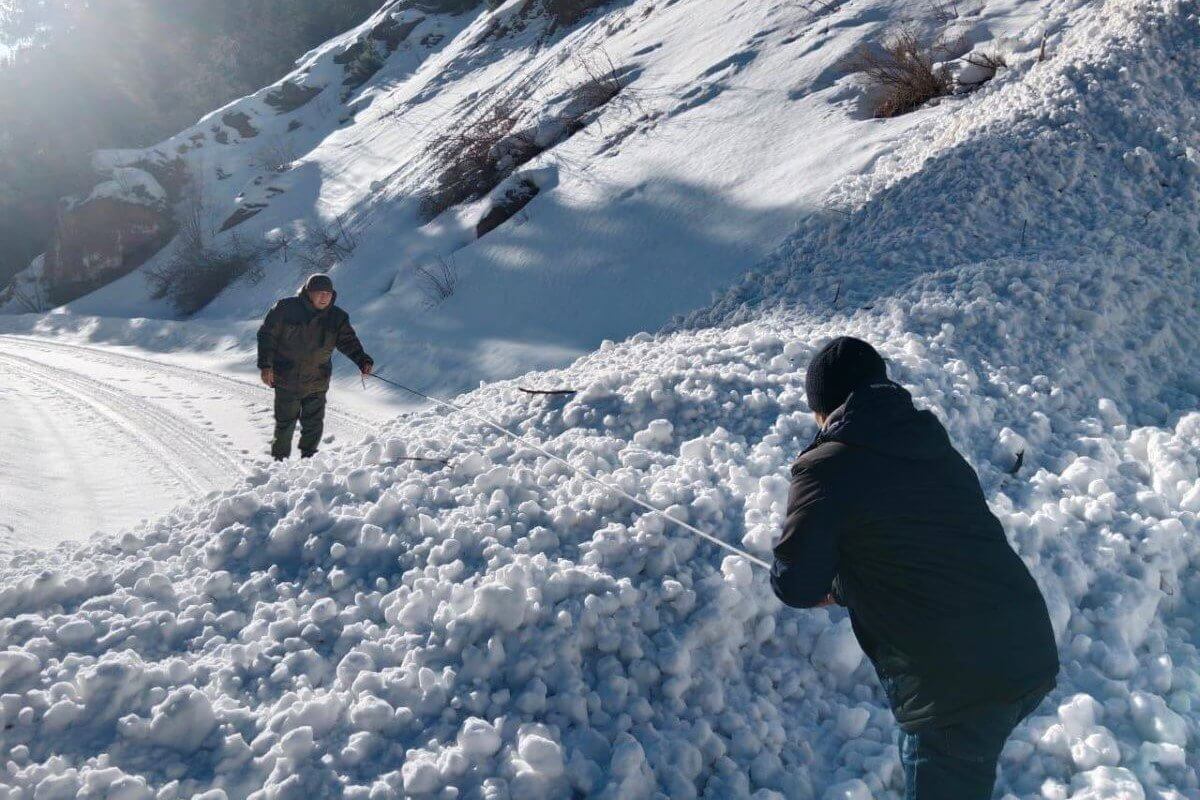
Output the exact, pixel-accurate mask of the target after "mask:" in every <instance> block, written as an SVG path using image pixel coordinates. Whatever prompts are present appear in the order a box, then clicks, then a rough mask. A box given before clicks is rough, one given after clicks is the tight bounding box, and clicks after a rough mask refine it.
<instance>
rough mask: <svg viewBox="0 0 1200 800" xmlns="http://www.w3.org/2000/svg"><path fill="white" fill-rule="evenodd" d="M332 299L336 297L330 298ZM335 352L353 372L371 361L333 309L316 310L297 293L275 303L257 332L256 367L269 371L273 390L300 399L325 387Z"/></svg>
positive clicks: (341, 314)
mask: <svg viewBox="0 0 1200 800" xmlns="http://www.w3.org/2000/svg"><path fill="white" fill-rule="evenodd" d="M333 299H334V301H335V302H336V301H337V293H336V292H335V293H334V295H333ZM335 347H336V348H337V349H338V350H340V351H341V352H342V354H343V355H345V356H346V357H347V358H349V359H350V360H351V361H353V362H354V363H355V364H356V365H357V366H358V368H359V369H362V368H363V366H364V365H366V364H372V363H374V362H373V361H372V359H371V357H370V356H368V355H367V354H366V352H365V351H364V350H363V346H362V343H361V342H360V341H359V340H358V335H357V334H356V333H355V332H354V328H353V327H352V326H351V325H350V315H349V314H347V313H346V312H345V311H343V310H342V309H340V308H338V307H337V306H336V305H332V304H331V305H330V306H329V307H328V308H326V309H324V310H322V311H318V310H317V309H316V307H314V306H313V304H312V303H311V302H310V301H309V299H308V297H306V296H305V295H304V293H303V292H301V293H300V294H299V295H298V296H296V297H286V298H284V299H283V300H280V301H279V302H277V303H276V304H275V305H274V306H273V307H272V308H271V310H270V311H269V312H267V317H266V319H264V320H263V324H262V326H261V327H260V328H259V329H258V368H259V369H273V370H275V388H276V389H281V390H283V391H287V392H296V393H298V394H302V395H308V394H312V393H314V392H324V391H326V390H328V389H329V376H330V375H331V374H332V372H333V364H332V363H331V362H330V359H331V358H332V356H333V349H334V348H335Z"/></svg>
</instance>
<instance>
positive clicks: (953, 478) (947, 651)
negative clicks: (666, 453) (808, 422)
mask: <svg viewBox="0 0 1200 800" xmlns="http://www.w3.org/2000/svg"><path fill="white" fill-rule="evenodd" d="M771 585H772V586H773V587H774V589H775V593H776V594H777V595H778V596H779V598H780V599H781V600H782V601H783V602H785V603H787V604H788V605H791V606H800V607H807V606H813V605H816V604H818V603H820V602H821V600H822V599H823V598H825V596H826V595H827V594H829V593H832V594H833V596H834V598H835V599H836V600H837V601H838V602H839V603H841V604H842V605H844V606H846V608H847V609H848V610H849V612H850V621H851V623H852V624H853V626H854V632H855V635H856V636H857V637H858V641H859V644H860V645H861V646H862V649H863V651H864V652H865V653H866V654H867V656H868V657H869V658H870V659H871V661H872V663H874V665H875V670H876V672H877V673H878V674H879V678H880V680H881V682H882V683H883V685H884V689H885V691H886V692H887V694H888V699H889V701H890V703H891V706H892V710H893V712H894V713H895V715H896V720H897V721H898V722H899V723H900V725H901V726H902V727H903V728H905V729H906V730H915V729H918V728H921V727H925V726H937V725H948V724H951V723H954V722H959V721H962V720H964V719H966V718H968V717H969V716H970V714H971V713H972V712H973V711H975V710H978V709H979V708H980V707H982V706H986V705H988V704H994V703H999V702H1007V701H1012V700H1016V699H1019V698H1023V697H1026V696H1028V695H1030V694H1032V693H1034V692H1040V691H1046V690H1049V689H1050V688H1052V687H1053V686H1054V682H1055V676H1056V675H1057V673H1058V653H1057V650H1056V647H1055V642H1054V633H1053V631H1052V629H1051V626H1050V617H1049V614H1048V613H1047V610H1046V603H1045V600H1043V598H1042V595H1041V592H1040V591H1039V590H1038V587H1037V584H1036V583H1034V580H1033V577H1032V576H1031V575H1030V574H1029V570H1027V569H1026V567H1025V564H1024V563H1023V562H1022V561H1021V559H1020V558H1019V557H1018V556H1017V554H1016V553H1015V552H1013V549H1012V547H1010V546H1009V544H1008V541H1007V539H1006V538H1005V536H1004V531H1003V529H1002V528H1001V526H1000V523H999V521H998V520H997V519H996V518H995V517H994V516H993V515H992V513H991V512H990V511H989V510H988V507H987V503H986V501H985V499H984V495H983V491H982V489H981V488H980V485H979V479H978V477H977V476H976V475H975V471H974V470H973V469H972V468H971V466H970V465H969V464H968V463H967V462H966V461H965V460H964V459H963V458H962V456H960V455H959V454H958V452H957V451H955V449H954V448H953V446H952V445H951V444H950V439H949V436H948V435H947V434H946V430H945V428H943V427H942V425H941V423H940V422H938V420H937V418H936V417H935V416H934V415H933V414H931V413H930V412H928V411H918V410H917V409H916V408H915V407H914V406H913V404H912V398H911V396H910V395H909V393H908V392H907V391H905V390H904V389H903V388H901V387H900V386H897V385H896V384H893V383H878V384H873V385H871V386H868V387H864V388H862V389H859V390H856V391H854V392H853V393H852V394H851V395H850V397H849V399H848V400H847V401H846V403H845V404H844V405H843V406H842V407H841V408H839V409H837V410H836V411H834V412H833V413H832V414H830V416H829V419H828V420H827V421H826V427H825V430H824V431H823V432H822V433H821V434H820V435H819V436H818V437H817V439H816V440H815V441H814V442H813V443H812V445H810V446H809V447H808V449H806V450H805V451H804V453H802V454H801V456H800V458H799V459H798V460H797V462H796V464H795V465H794V466H793V467H792V486H791V496H790V498H789V500H788V512H787V521H786V523H785V525H784V530H783V536H782V538H781V539H780V541H779V544H778V545H777V546H776V547H775V564H774V567H773V569H772V577H771Z"/></svg>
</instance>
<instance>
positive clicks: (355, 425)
mask: <svg viewBox="0 0 1200 800" xmlns="http://www.w3.org/2000/svg"><path fill="white" fill-rule="evenodd" d="M0 342H3V343H5V344H16V345H17V346H18V347H26V348H30V349H31V350H33V351H34V352H35V353H36V352H37V350H38V349H39V348H45V349H58V350H60V351H64V352H68V353H72V354H76V355H79V356H81V357H86V358H88V359H89V360H91V361H94V362H99V363H107V364H111V365H113V366H123V365H125V366H128V365H136V366H137V367H138V368H141V369H145V368H146V367H150V368H153V369H154V370H157V371H160V372H163V373H165V374H170V375H174V376H176V377H180V378H184V379H186V380H192V381H195V382H196V383H198V384H200V385H203V384H204V383H205V382H207V383H209V384H210V385H213V384H215V385H217V386H219V387H220V389H219V391H222V392H223V393H225V394H235V395H237V396H238V398H239V399H242V400H245V401H247V402H251V403H254V404H257V405H263V406H266V407H268V408H269V407H270V400H268V399H264V395H263V391H264V389H265V387H262V388H260V387H259V386H258V385H257V384H253V383H249V382H247V381H243V380H238V379H237V378H231V377H230V376H228V375H222V374H221V373H219V372H210V371H208V370H204V369H194V368H191V367H183V366H178V365H176V364H171V363H168V362H164V361H158V360H156V359H153V358H146V357H144V356H135V355H131V354H128V353H118V352H114V351H111V350H102V349H100V348H95V347H88V346H87V345H79V344H71V343H67V342H57V341H51V340H47V339H38V338H34V337H27V336H15V335H11V334H0ZM325 414H326V417H327V418H332V419H333V420H334V421H336V422H338V423H339V424H341V425H342V426H344V427H345V428H347V429H349V430H351V431H353V435H356V436H360V437H362V436H368V435H371V434H372V433H374V432H375V431H376V430H377V429H378V424H377V423H375V422H373V421H371V420H369V419H367V418H366V417H362V416H360V415H358V414H355V413H353V412H350V411H344V410H339V409H334V408H328V407H327V408H326V412H325Z"/></svg>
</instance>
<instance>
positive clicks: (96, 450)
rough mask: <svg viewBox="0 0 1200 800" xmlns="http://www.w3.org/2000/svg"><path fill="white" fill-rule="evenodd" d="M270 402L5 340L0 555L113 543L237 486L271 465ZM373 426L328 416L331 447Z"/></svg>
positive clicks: (189, 378) (178, 370)
mask: <svg viewBox="0 0 1200 800" xmlns="http://www.w3.org/2000/svg"><path fill="white" fill-rule="evenodd" d="M334 400H335V403H336V390H335V396H334ZM270 403H271V395H270V393H269V392H268V391H267V390H266V389H265V388H264V387H262V386H258V385H256V384H252V383H250V382H248V381H245V380H239V379H237V378H233V377H229V376H227V375H222V374H218V373H215V372H210V371H206V370H204V369H197V368H194V367H191V366H181V365H179V364H170V363H165V362H163V361H159V360H156V359H150V358H146V357H142V356H139V355H133V354H129V353H124V352H118V351H115V350H111V349H100V348H94V347H87V346H82V345H77V344H67V343H63V342H56V341H49V340H46V339H37V338H31V337H22V336H0V443H2V444H0V548H7V547H11V546H14V545H16V546H20V545H39V546H45V545H52V544H55V543H57V542H59V541H62V540H64V539H80V538H84V537H86V536H88V535H89V534H91V533H92V532H94V531H105V532H115V531H118V530H120V529H122V528H124V527H126V526H128V525H131V524H135V523H137V522H138V521H139V520H140V519H142V518H152V517H155V516H157V515H159V514H161V513H162V512H164V511H166V510H168V509H170V508H171V507H173V506H175V505H178V504H179V503H181V502H184V501H186V500H189V499H193V498H198V497H200V496H203V495H204V494H206V493H208V492H209V491H212V490H214V489H219V488H222V487H224V486H227V485H229V483H230V482H231V481H232V480H234V479H235V478H236V477H237V476H238V475H240V474H242V473H243V472H244V471H245V470H246V469H248V468H249V467H250V465H251V464H252V463H254V462H256V461H263V460H265V458H266V454H265V448H266V442H267V440H268V438H269V436H270V430H271V408H270ZM371 427H372V421H371V420H369V419H367V418H365V417H364V416H360V415H358V414H352V413H349V412H346V411H344V410H337V409H334V408H331V409H330V411H329V413H328V417H327V420H326V436H327V437H332V440H333V441H337V442H340V441H347V440H349V441H353V440H355V439H357V438H359V437H361V436H363V435H364V434H366V433H368V432H369V431H370V429H371Z"/></svg>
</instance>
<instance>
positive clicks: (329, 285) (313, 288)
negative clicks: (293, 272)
mask: <svg viewBox="0 0 1200 800" xmlns="http://www.w3.org/2000/svg"><path fill="white" fill-rule="evenodd" d="M304 291H306V292H332V291H333V279H332V278H330V277H329V276H328V275H326V274H325V273H324V272H314V273H313V274H312V275H309V276H308V280H306V281H305V282H304Z"/></svg>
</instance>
